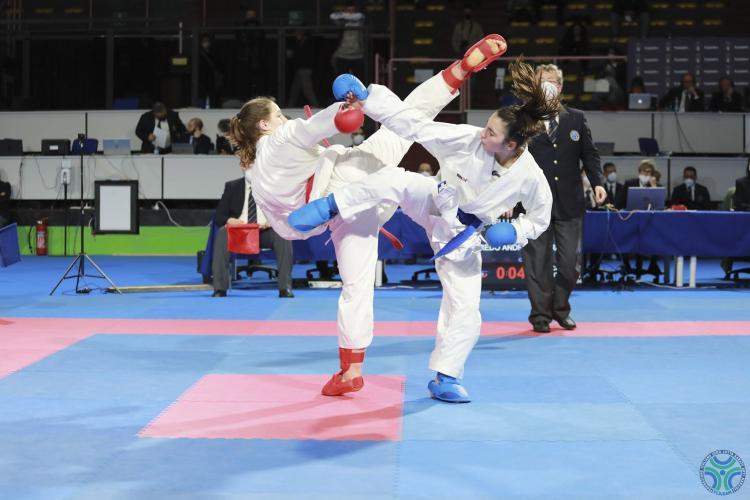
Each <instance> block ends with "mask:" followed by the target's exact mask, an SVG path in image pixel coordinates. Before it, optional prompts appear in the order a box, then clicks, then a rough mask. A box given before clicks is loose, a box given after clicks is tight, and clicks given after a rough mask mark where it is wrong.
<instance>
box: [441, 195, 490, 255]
mask: <svg viewBox="0 0 750 500" xmlns="http://www.w3.org/2000/svg"><path fill="white" fill-rule="evenodd" d="M458 212H459V220H460V221H461V223H462V224H466V229H464V230H463V231H461V232H460V233H458V234H457V235H456V236H454V237H453V238H452V239H451V240H450V241H449V242H448V243H446V244H445V246H443V248H441V249H440V250H438V252H437V253H436V254H435V255H433V256H432V258H431V259H430V262H435V260H436V259H437V258H438V257H442V256H443V255H447V254H449V253H451V252H452V251H453V250H455V249H456V248H458V247H460V246H461V245H463V244H464V242H465V241H466V240H468V239H469V238H471V237H472V235H473V234H474V233H476V232H477V230H478V229H479V228H480V227H481V226H482V221H481V220H479V218H478V217H477V216H476V215H474V214H467V213H466V212H464V211H463V210H461V209H460V208H459V209H458Z"/></svg>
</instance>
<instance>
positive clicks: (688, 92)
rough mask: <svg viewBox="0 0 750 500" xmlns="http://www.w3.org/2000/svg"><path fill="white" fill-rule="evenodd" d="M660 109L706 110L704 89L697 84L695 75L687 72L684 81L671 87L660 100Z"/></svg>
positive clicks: (683, 77) (680, 110)
mask: <svg viewBox="0 0 750 500" xmlns="http://www.w3.org/2000/svg"><path fill="white" fill-rule="evenodd" d="M659 109H667V110H671V111H679V112H683V111H705V110H706V104H705V99H704V95H703V91H702V90H701V89H699V88H698V87H697V86H696V83H695V76H693V74H692V73H685V74H684V75H683V76H682V83H681V84H680V85H679V86H677V87H673V88H672V89H670V91H669V92H667V93H666V94H665V95H664V97H662V98H661V99H660V100H659Z"/></svg>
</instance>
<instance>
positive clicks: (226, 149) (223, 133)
mask: <svg viewBox="0 0 750 500" xmlns="http://www.w3.org/2000/svg"><path fill="white" fill-rule="evenodd" d="M217 128H218V129H219V133H218V134H216V153H217V154H220V155H233V154H234V148H233V147H232V143H230V142H229V139H227V134H228V133H229V118H223V119H221V120H219V123H218V124H217Z"/></svg>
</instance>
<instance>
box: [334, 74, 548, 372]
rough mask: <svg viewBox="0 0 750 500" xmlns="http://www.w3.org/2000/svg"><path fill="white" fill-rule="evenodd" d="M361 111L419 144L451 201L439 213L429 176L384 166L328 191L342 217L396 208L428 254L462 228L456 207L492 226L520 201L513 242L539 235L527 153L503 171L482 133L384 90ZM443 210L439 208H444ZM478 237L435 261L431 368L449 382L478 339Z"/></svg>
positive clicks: (541, 218)
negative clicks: (437, 298) (422, 235)
mask: <svg viewBox="0 0 750 500" xmlns="http://www.w3.org/2000/svg"><path fill="white" fill-rule="evenodd" d="M369 90H370V97H369V98H368V100H367V102H366V105H365V108H364V109H365V112H366V113H367V114H368V115H369V116H370V117H372V118H373V119H375V120H377V121H380V122H381V123H382V124H383V125H384V126H386V127H388V128H389V129H390V130H392V131H393V132H394V133H396V134H398V135H400V136H401V137H403V138H404V139H408V140H414V141H416V142H419V143H420V144H422V145H423V146H424V147H425V148H426V149H427V150H428V151H429V152H430V153H432V154H433V155H434V156H435V157H436V158H437V159H438V161H439V162H440V167H441V168H440V177H441V178H442V179H443V180H445V181H446V182H447V183H448V185H449V186H451V188H452V192H453V193H455V194H454V197H455V200H454V203H448V204H447V206H448V207H449V208H448V209H447V210H446V209H445V208H444V209H443V211H442V212H441V210H440V209H439V208H438V205H436V199H437V198H438V197H439V195H438V193H437V182H436V180H434V179H433V178H427V177H425V176H423V175H420V174H417V173H414V172H407V171H405V170H403V169H400V168H397V167H387V168H384V169H381V170H380V171H379V172H377V173H375V174H373V175H371V176H369V177H368V178H367V179H365V180H364V181H362V182H358V183H355V184H352V185H349V186H344V187H342V188H339V189H335V190H334V197H335V198H336V203H337V205H338V208H339V213H340V215H341V217H342V218H343V219H344V220H349V219H352V218H356V217H357V214H358V213H359V212H360V211H362V210H370V209H371V207H372V206H375V205H377V204H378V203H380V202H381V201H383V200H386V201H389V202H392V203H398V204H399V205H400V206H401V208H402V210H403V211H404V212H405V213H406V214H407V215H408V216H409V217H411V218H412V219H413V220H414V221H415V222H417V223H418V224H420V225H421V226H422V227H424V229H425V231H426V232H427V235H428V236H429V238H430V242H431V245H432V247H433V250H435V251H438V250H439V249H440V248H442V246H443V245H444V244H445V243H447V242H448V241H449V240H450V239H451V238H452V237H453V236H455V235H456V234H458V232H460V231H461V230H462V229H463V226H462V225H461V224H460V223H459V222H458V219H457V218H456V212H457V208H459V207H460V208H461V209H462V210H464V211H465V212H467V213H471V214H474V215H476V216H477V217H479V219H480V220H481V221H482V222H483V223H487V224H489V223H494V222H495V221H496V220H497V219H498V218H499V217H500V216H501V214H503V213H504V212H506V211H508V210H510V209H512V208H513V207H515V205H516V204H517V203H518V202H522V203H523V205H524V208H525V209H526V214H525V215H521V216H520V217H519V218H518V219H516V220H515V221H513V226H514V228H515V230H516V235H517V241H516V242H517V243H519V244H521V245H525V244H526V243H527V242H528V240H529V239H534V238H536V237H538V236H539V235H540V234H542V233H543V232H544V231H545V230H546V229H547V227H548V226H549V222H550V215H551V211H552V192H551V190H550V188H549V185H548V183H547V179H546V178H545V176H544V173H543V172H542V170H541V169H540V168H539V166H538V165H537V163H536V161H535V160H534V158H533V156H531V153H529V152H528V150H524V151H523V153H522V154H521V155H520V156H519V158H518V159H516V160H515V161H514V162H513V164H512V165H510V166H509V167H507V168H506V167H502V166H501V165H500V164H498V163H497V162H496V161H495V158H494V156H493V155H492V154H489V153H487V152H486V151H485V150H484V148H483V147H482V144H481V138H480V133H481V131H482V129H481V128H478V127H473V126H469V125H454V124H448V123H440V122H434V121H432V120H431V119H429V118H428V117H426V116H425V115H424V114H423V113H421V112H420V111H419V110H415V109H413V108H411V107H410V106H408V103H402V102H401V101H400V100H399V99H398V97H396V96H395V95H394V94H393V93H392V92H390V90H388V89H387V88H385V87H382V86H378V85H372V86H370V89H369ZM441 206H444V207H445V205H442V204H441ZM480 244H481V242H480V239H479V237H478V236H477V235H475V236H474V237H472V238H470V239H469V240H468V241H467V242H465V243H464V244H463V245H462V246H461V247H459V248H458V249H457V250H455V251H454V252H452V253H450V254H448V255H446V256H445V257H442V258H440V259H438V260H437V261H436V265H435V267H436V270H437V273H438V276H439V277H440V281H441V283H442V285H443V299H442V302H441V305H440V314H439V317H438V327H437V338H436V343H435V349H434V351H433V353H432V356H431V358H430V368H431V369H432V370H435V371H439V372H441V373H444V374H446V375H450V376H453V377H461V376H462V375H463V369H464V364H465V362H466V359H467V358H468V356H469V354H470V353H471V350H472V348H473V347H474V345H475V344H476V341H477V340H478V338H479V333H480V327H481V314H480V311H479V299H480V295H481V287H482V278H481V276H482V269H481V268H482V260H481V253H480Z"/></svg>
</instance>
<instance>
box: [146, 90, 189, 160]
mask: <svg viewBox="0 0 750 500" xmlns="http://www.w3.org/2000/svg"><path fill="white" fill-rule="evenodd" d="M156 129H161V130H163V131H164V132H166V141H165V143H164V147H158V146H157V145H156V144H155V143H156V142H157V140H156V134H155V132H156ZM135 135H137V136H138V138H139V139H140V140H141V153H156V154H167V153H171V152H172V144H173V143H175V142H181V141H183V140H184V139H185V138H186V136H187V130H185V125H183V123H182V121H181V120H180V115H179V114H178V113H177V112H176V111H172V110H171V109H167V107H166V106H165V105H164V103H163V102H158V101H157V102H155V103H154V105H153V107H152V108H151V111H146V112H145V113H143V114H142V115H141V117H140V118H139V119H138V125H136V127H135Z"/></svg>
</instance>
